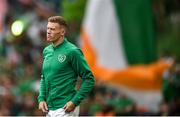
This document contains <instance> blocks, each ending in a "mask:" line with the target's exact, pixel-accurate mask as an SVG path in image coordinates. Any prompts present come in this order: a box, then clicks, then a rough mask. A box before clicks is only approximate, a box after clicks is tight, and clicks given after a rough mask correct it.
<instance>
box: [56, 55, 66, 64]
mask: <svg viewBox="0 0 180 117" xmlns="http://www.w3.org/2000/svg"><path fill="white" fill-rule="evenodd" d="M65 60H66V55H64V54H59V55H58V61H59V62H60V63H62V62H64V61H65Z"/></svg>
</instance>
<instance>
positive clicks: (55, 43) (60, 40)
mask: <svg viewBox="0 0 180 117" xmlns="http://www.w3.org/2000/svg"><path fill="white" fill-rule="evenodd" d="M63 41H64V36H63V37H60V38H59V40H58V41H56V42H53V45H54V47H57V46H58V45H60V44H61V43H63Z"/></svg>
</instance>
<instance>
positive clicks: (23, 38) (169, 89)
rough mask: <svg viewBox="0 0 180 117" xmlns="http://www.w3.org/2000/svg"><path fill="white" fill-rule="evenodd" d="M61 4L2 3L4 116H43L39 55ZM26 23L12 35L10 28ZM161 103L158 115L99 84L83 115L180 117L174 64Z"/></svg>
mask: <svg viewBox="0 0 180 117" xmlns="http://www.w3.org/2000/svg"><path fill="white" fill-rule="evenodd" d="M60 4H61V2H59V0H38V1H35V0H0V100H1V101H0V116H6V115H11V116H24V115H25V116H30V115H31V116H32V115H33V116H35V115H39V116H40V115H44V113H42V112H41V111H40V110H38V103H37V96H38V91H39V81H40V73H41V64H42V56H41V52H42V50H43V48H44V47H45V45H46V42H45V39H46V23H47V18H48V17H49V16H51V15H58V14H60V13H61V7H60V6H61V5H60ZM16 20H20V21H22V22H23V24H24V29H23V32H22V34H21V35H18V36H14V35H13V34H12V32H11V25H12V24H13V22H14V21H16ZM162 94H163V101H162V103H160V104H159V111H158V112H156V113H154V112H151V111H149V110H147V109H143V108H141V107H139V106H138V105H137V104H136V103H135V102H134V101H133V100H132V99H130V98H129V97H127V96H126V95H125V94H124V93H122V92H120V91H119V90H118V88H117V87H113V86H109V85H107V83H105V82H103V81H98V80H97V81H96V84H95V87H94V89H93V91H92V92H91V94H90V95H89V97H88V98H87V99H86V100H84V101H83V103H82V105H81V109H80V115H81V116H84V115H86V116H87V115H92V116H93V115H96V116H116V115H180V112H179V110H178V109H179V108H180V65H179V64H178V63H176V62H175V63H174V65H173V66H172V68H171V69H170V70H169V71H166V72H165V73H164V79H163V86H162Z"/></svg>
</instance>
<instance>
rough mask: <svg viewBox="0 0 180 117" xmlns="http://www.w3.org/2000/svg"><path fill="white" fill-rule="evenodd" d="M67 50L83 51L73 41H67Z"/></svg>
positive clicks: (73, 52)
mask: <svg viewBox="0 0 180 117" xmlns="http://www.w3.org/2000/svg"><path fill="white" fill-rule="evenodd" d="M66 50H67V51H68V53H69V54H77V53H82V51H81V49H80V48H79V47H77V46H76V45H75V44H73V43H71V42H68V43H67V46H66Z"/></svg>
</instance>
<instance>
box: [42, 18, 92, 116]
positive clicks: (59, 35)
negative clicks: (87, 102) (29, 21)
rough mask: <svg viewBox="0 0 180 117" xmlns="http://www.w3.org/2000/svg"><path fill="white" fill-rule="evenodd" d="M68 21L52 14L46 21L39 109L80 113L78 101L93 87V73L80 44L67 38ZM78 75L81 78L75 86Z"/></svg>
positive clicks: (72, 113) (49, 113) (63, 112)
mask: <svg viewBox="0 0 180 117" xmlns="http://www.w3.org/2000/svg"><path fill="white" fill-rule="evenodd" d="M67 27H68V26H67V23H66V21H65V20H64V18H63V17H61V16H52V17H50V18H49V19H48V24H47V41H48V42H52V43H51V44H50V45H48V46H47V47H46V48H45V49H44V50H43V65H42V75H41V82H40V91H39V96H38V102H39V109H41V110H42V111H43V112H45V113H47V115H50V116H78V113H79V112H78V109H79V108H78V107H79V106H78V105H79V104H80V102H81V101H82V100H83V99H84V98H85V97H86V96H87V95H88V94H89V92H90V91H91V90H92V88H93V87H94V76H93V74H92V72H91V70H90V68H89V66H88V65H87V62H86V60H85V59H84V57H83V54H82V52H81V50H80V49H79V48H77V47H76V46H75V45H73V44H72V43H70V42H68V40H67V39H66V38H65V33H66V30H67ZM78 76H80V77H81V78H82V84H81V87H80V89H79V90H78V91H77V90H76V88H75V87H76V81H77V78H78Z"/></svg>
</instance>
